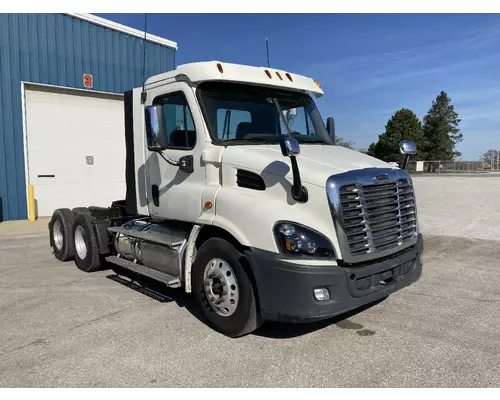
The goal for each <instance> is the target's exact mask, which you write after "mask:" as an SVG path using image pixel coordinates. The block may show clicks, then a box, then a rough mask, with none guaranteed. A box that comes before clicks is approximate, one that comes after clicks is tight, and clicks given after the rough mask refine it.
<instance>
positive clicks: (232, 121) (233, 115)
mask: <svg viewBox="0 0 500 400" xmlns="http://www.w3.org/2000/svg"><path fill="white" fill-rule="evenodd" d="M250 122H252V116H251V114H250V112H248V111H247V110H238V109H231V110H230V109H225V108H219V109H218V110H217V137H218V139H220V140H227V139H234V138H235V137H236V131H237V129H238V125H239V124H240V123H250Z"/></svg>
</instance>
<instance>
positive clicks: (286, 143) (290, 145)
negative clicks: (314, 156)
mask: <svg viewBox="0 0 500 400" xmlns="http://www.w3.org/2000/svg"><path fill="white" fill-rule="evenodd" d="M280 146H281V153H283V155H284V156H285V157H293V156H296V155H297V154H300V145H299V142H298V141H297V139H294V138H291V137H286V138H282V139H281V141H280Z"/></svg>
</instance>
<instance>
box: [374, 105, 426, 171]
mask: <svg viewBox="0 0 500 400" xmlns="http://www.w3.org/2000/svg"><path fill="white" fill-rule="evenodd" d="M402 140H411V141H413V142H415V144H416V145H417V154H416V156H414V157H418V158H420V159H422V158H423V153H424V151H423V148H424V134H423V130H422V123H421V122H420V120H419V119H418V118H417V116H416V115H415V113H414V112H413V111H411V110H409V109H407V108H402V109H400V110H398V111H396V112H395V113H394V115H393V116H392V117H391V118H390V119H389V121H387V124H386V126H385V132H384V133H382V134H381V135H379V137H378V142H377V143H372V144H371V145H370V147H369V148H368V155H370V156H372V157H376V158H378V159H380V160H384V161H387V162H390V161H401V159H402V154H401V153H400V151H399V142H401V141H402Z"/></svg>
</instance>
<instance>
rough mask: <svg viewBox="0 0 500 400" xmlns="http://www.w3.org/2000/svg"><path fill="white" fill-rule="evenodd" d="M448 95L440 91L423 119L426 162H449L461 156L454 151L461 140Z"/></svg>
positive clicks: (457, 119)
mask: <svg viewBox="0 0 500 400" xmlns="http://www.w3.org/2000/svg"><path fill="white" fill-rule="evenodd" d="M450 103H451V99H450V98H449V97H448V95H447V94H446V93H445V92H443V91H441V93H439V95H438V96H437V97H436V100H434V101H433V102H432V107H431V108H430V109H429V111H428V112H427V115H426V116H425V117H424V126H423V129H424V137H425V146H426V147H425V152H426V153H427V159H428V160H443V161H449V160H453V159H455V157H458V156H460V155H461V153H460V152H458V151H455V146H456V144H457V143H459V142H461V141H462V140H463V135H462V134H461V133H460V129H459V128H458V125H459V124H460V121H461V120H460V119H459V118H458V114H457V112H456V111H455V109H454V107H453V105H452V104H450Z"/></svg>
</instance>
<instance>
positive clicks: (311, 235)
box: [274, 222, 335, 258]
mask: <svg viewBox="0 0 500 400" xmlns="http://www.w3.org/2000/svg"><path fill="white" fill-rule="evenodd" d="M274 235H275V237H276V240H277V242H278V246H279V248H280V250H281V251H282V252H283V253H286V254H296V255H304V256H310V257H320V258H331V257H333V256H334V254H335V252H334V251H333V246H332V244H331V243H330V241H329V240H328V239H327V238H326V237H324V236H323V235H321V234H320V233H318V232H315V231H313V230H312V229H309V228H306V227H305V226H302V225H298V224H296V223H293V222H279V223H277V224H276V226H275V227H274Z"/></svg>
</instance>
